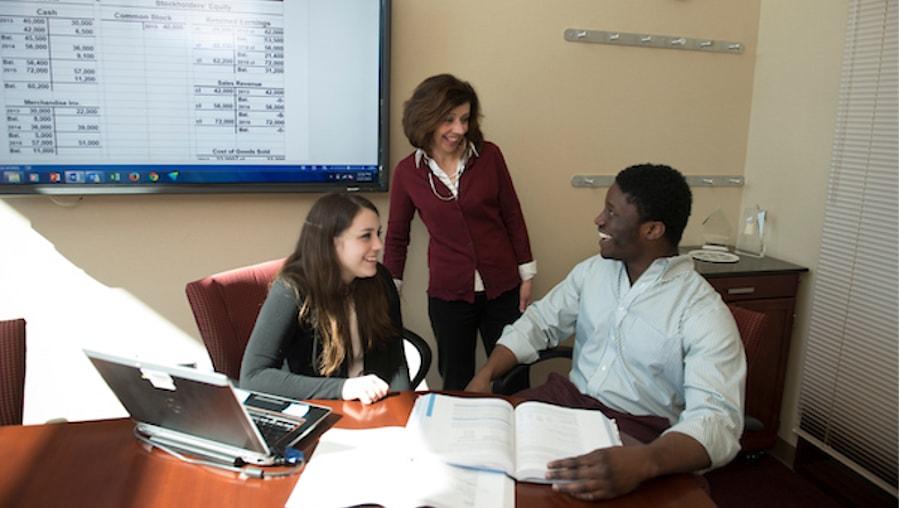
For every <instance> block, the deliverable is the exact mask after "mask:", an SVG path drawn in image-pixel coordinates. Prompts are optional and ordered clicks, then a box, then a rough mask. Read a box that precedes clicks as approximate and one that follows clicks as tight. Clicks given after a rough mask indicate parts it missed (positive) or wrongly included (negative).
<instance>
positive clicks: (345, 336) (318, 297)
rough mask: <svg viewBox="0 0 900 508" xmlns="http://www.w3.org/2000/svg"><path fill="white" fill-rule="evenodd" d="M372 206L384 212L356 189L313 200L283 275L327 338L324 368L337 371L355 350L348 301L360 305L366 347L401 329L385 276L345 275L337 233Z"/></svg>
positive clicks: (306, 319) (303, 318)
mask: <svg viewBox="0 0 900 508" xmlns="http://www.w3.org/2000/svg"><path fill="white" fill-rule="evenodd" d="M363 208H367V209H369V210H372V211H373V212H375V214H376V215H378V209H377V208H375V205H374V204H372V202H371V201H369V200H368V199H366V198H364V197H362V196H359V195H356V194H338V193H332V194H326V195H325V196H322V197H321V198H319V200H318V201H316V203H315V204H314V205H313V207H312V209H311V210H310V211H309V214H308V215H307V216H306V221H304V223H303V228H302V229H301V230H300V239H299V240H298V241H297V247H296V248H295V249H294V252H293V254H291V255H290V256H288V258H287V260H286V261H285V263H284V268H282V269H281V274H280V276H281V277H282V278H283V279H284V280H285V281H286V282H288V283H289V284H290V285H291V287H292V288H293V289H294V293H295V295H296V297H297V301H299V302H300V313H299V315H298V319H299V320H300V323H301V324H302V325H307V326H312V327H313V328H314V329H315V331H316V335H317V336H318V337H319V340H321V343H322V351H321V353H320V355H319V358H318V362H319V365H318V367H319V372H321V373H322V374H323V375H325V376H330V375H332V374H335V373H336V372H338V371H339V369H340V368H341V365H343V363H344V360H345V359H346V358H347V356H348V352H349V351H350V350H351V347H352V346H351V341H350V319H349V312H348V310H349V309H348V305H349V304H351V303H352V304H353V305H354V306H355V308H356V315H357V323H358V327H359V335H360V339H361V341H362V344H363V346H364V347H365V350H366V351H369V350H371V349H374V348H378V347H380V346H381V345H383V344H384V343H385V342H387V341H389V340H390V339H392V338H393V337H396V336H397V335H398V334H399V333H400V330H396V329H395V327H394V325H393V323H392V322H391V318H390V311H389V309H388V300H387V292H388V288H387V287H386V284H388V283H390V281H388V282H387V283H386V282H385V280H384V278H383V277H381V276H379V275H377V274H376V275H375V276H374V277H369V278H364V279H361V278H356V279H354V280H353V282H352V283H350V284H349V285H347V284H345V283H344V282H343V280H342V279H341V266H340V262H339V261H338V258H337V251H336V250H335V246H334V239H335V238H336V237H338V236H340V235H341V234H342V233H343V232H344V231H345V230H346V229H347V228H349V227H350V225H351V224H352V223H353V219H354V218H356V215H357V214H358V213H359V212H360V211H361V210H362V209H363Z"/></svg>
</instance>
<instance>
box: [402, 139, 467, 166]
mask: <svg viewBox="0 0 900 508" xmlns="http://www.w3.org/2000/svg"><path fill="white" fill-rule="evenodd" d="M466 143H467V144H468V146H467V147H466V151H465V152H464V153H463V164H465V162H466V161H468V160H469V158H470V157H478V156H479V155H478V150H477V149H476V148H475V143H472V142H471V141H466ZM415 159H416V167H417V168H418V167H421V165H422V160H425V163H426V164H428V161H430V160H431V157H429V156H428V154H427V153H426V152H425V150H422V149H421V148H416V154H415Z"/></svg>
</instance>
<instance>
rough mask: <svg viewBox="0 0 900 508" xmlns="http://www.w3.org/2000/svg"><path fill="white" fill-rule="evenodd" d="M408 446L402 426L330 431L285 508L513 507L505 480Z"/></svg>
mask: <svg viewBox="0 0 900 508" xmlns="http://www.w3.org/2000/svg"><path fill="white" fill-rule="evenodd" d="M410 443H411V442H410V441H409V439H408V438H407V434H406V430H405V429H404V428H403V427H380V428H374V429H362V430H346V429H331V430H329V431H328V432H326V433H325V434H323V435H322V438H321V439H320V440H319V445H318V447H317V448H316V450H315V452H314V453H313V455H312V457H311V459H310V461H309V463H308V464H307V465H306V468H305V469H304V470H303V473H302V474H301V476H300V479H299V480H298V481H297V485H296V486H295V487H294V490H293V492H292V493H291V496H290V498H288V501H287V504H286V506H287V507H288V508H294V507H297V508H299V507H301V506H302V507H313V508H332V507H335V508H336V507H344V506H354V505H359V504H366V503H376V504H381V505H383V506H387V507H407V506H408V507H414V506H422V505H430V506H435V507H439V508H440V507H448V508H449V507H463V508H468V507H472V508H476V507H482V506H483V507H506V508H512V507H514V506H515V482H514V481H513V480H512V479H510V478H509V477H507V476H505V475H503V474H498V473H490V472H485V471H474V470H469V469H461V468H457V467H453V466H449V465H446V464H444V463H443V462H442V461H440V460H439V459H438V458H436V457H432V456H429V455H426V454H423V453H421V450H416V449H413V448H412V446H411V444H410Z"/></svg>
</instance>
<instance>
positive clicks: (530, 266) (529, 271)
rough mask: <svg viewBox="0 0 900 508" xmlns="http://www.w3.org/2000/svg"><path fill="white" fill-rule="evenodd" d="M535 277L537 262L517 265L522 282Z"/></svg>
mask: <svg viewBox="0 0 900 508" xmlns="http://www.w3.org/2000/svg"><path fill="white" fill-rule="evenodd" d="M535 275H537V261H536V260H535V261H529V262H527V263H522V264H521V265H519V277H520V278H521V279H522V280H523V281H526V280H531V279H533V278H534V276H535Z"/></svg>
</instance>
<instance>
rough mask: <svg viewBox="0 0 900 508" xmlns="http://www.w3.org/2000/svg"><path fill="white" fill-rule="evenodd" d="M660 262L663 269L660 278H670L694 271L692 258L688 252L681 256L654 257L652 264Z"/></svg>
mask: <svg viewBox="0 0 900 508" xmlns="http://www.w3.org/2000/svg"><path fill="white" fill-rule="evenodd" d="M656 263H660V264H661V265H662V266H661V267H660V268H661V269H662V271H663V273H662V275H661V276H660V280H663V281H668V280H672V279H674V278H676V277H678V276H680V275H681V274H684V273H687V272H692V271H694V260H693V258H691V256H690V255H689V254H684V255H681V256H672V257H667V258H656V259H655V260H653V264H656Z"/></svg>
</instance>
